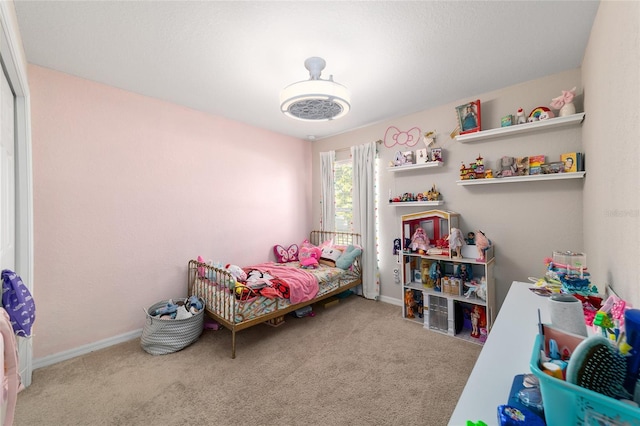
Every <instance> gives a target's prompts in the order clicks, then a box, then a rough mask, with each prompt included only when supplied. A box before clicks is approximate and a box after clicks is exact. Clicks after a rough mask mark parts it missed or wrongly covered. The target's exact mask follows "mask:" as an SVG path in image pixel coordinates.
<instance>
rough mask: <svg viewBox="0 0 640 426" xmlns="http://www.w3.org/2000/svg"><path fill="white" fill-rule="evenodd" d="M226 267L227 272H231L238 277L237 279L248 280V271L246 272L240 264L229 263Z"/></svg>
mask: <svg viewBox="0 0 640 426" xmlns="http://www.w3.org/2000/svg"><path fill="white" fill-rule="evenodd" d="M224 269H226V270H227V272H229V273H230V274H231V276H232V277H233V278H235V279H236V281H246V280H247V273H246V272H244V270H242V268H241V267H239V266H238V265H231V264H229V263H227V265H226V266H225V267H224Z"/></svg>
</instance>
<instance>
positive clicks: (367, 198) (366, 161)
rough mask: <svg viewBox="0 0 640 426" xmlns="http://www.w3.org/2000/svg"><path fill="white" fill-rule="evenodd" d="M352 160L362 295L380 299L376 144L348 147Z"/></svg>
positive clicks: (354, 218)
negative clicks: (360, 250)
mask: <svg viewBox="0 0 640 426" xmlns="http://www.w3.org/2000/svg"><path fill="white" fill-rule="evenodd" d="M351 158H352V159H353V197H352V199H353V227H354V230H355V232H357V233H359V234H361V235H362V245H363V253H362V295H363V296H364V297H365V298H367V299H377V298H378V297H379V296H380V280H379V275H378V253H377V248H376V239H377V236H376V200H375V196H376V194H375V167H376V165H375V162H376V143H375V142H372V143H369V144H364V145H359V146H353V147H351Z"/></svg>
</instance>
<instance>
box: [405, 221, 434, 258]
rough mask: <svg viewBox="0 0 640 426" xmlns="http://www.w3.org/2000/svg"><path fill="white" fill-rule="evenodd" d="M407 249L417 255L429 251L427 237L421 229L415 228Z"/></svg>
mask: <svg viewBox="0 0 640 426" xmlns="http://www.w3.org/2000/svg"><path fill="white" fill-rule="evenodd" d="M409 248H410V249H411V250H412V251H414V252H417V253H420V254H425V253H427V250H429V237H427V234H426V233H425V232H424V229H422V228H421V227H418V228H416V230H415V232H414V233H413V236H412V237H411V244H410V245H409Z"/></svg>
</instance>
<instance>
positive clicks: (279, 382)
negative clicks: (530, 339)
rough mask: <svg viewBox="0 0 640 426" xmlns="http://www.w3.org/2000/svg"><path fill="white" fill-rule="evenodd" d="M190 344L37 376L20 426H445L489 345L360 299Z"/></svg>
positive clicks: (113, 355) (22, 406)
mask: <svg viewBox="0 0 640 426" xmlns="http://www.w3.org/2000/svg"><path fill="white" fill-rule="evenodd" d="M314 311H315V312H316V316H315V317H306V318H294V317H290V316H287V317H286V322H285V323H284V324H283V325H282V326H280V327H277V328H272V327H269V326H267V325H264V324H260V325H258V326H256V327H253V328H251V329H248V330H243V331H241V332H239V333H238V334H237V357H236V359H234V360H232V359H231V357H230V353H231V350H230V344H231V333H230V332H229V331H227V330H220V331H211V330H205V331H204V333H203V334H202V336H201V337H200V339H199V340H198V341H197V342H196V343H194V344H193V345H191V346H189V347H187V348H186V349H184V350H182V351H180V352H176V353H173V354H169V355H160V356H152V355H149V354H147V353H146V352H144V351H143V350H142V349H141V347H140V342H139V340H134V341H130V342H126V343H122V344H119V345H115V346H112V347H110V348H107V349H103V350H100V351H96V352H92V353H90V354H87V355H84V356H81V357H78V358H75V359H71V360H68V361H64V362H61V363H59V364H56V365H52V366H49V367H46V368H41V369H38V370H36V371H35V372H34V374H33V381H32V385H31V386H30V387H29V388H28V389H26V390H25V391H23V392H21V393H20V394H19V396H18V403H17V407H16V417H15V422H14V424H15V425H29V426H32V425H181V424H203V425H221V426H226V425H229V426H231V425H446V424H447V422H448V420H449V418H450V416H451V413H452V412H453V410H454V408H455V405H456V401H457V400H458V397H459V396H460V393H461V392H462V389H463V387H464V385H465V383H466V380H467V377H468V375H469V373H470V372H471V370H472V368H473V365H474V363H475V361H476V358H477V357H478V354H479V353H480V350H481V346H479V345H475V344H473V343H470V342H465V341H463V340H460V339H456V338H453V337H449V336H445V335H442V334H440V333H436V332H430V331H427V330H425V329H423V328H422V326H421V325H418V324H415V323H412V322H409V321H407V320H404V319H402V317H401V308H400V307H398V306H393V305H390V304H386V303H382V302H374V301H370V300H365V299H363V298H360V297H357V296H351V297H349V298H347V299H344V300H341V301H340V303H339V304H338V305H334V306H331V307H328V308H324V307H314Z"/></svg>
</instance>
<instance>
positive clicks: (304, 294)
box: [245, 262, 319, 304]
mask: <svg viewBox="0 0 640 426" xmlns="http://www.w3.org/2000/svg"><path fill="white" fill-rule="evenodd" d="M249 268H252V269H257V270H258V271H260V272H266V273H268V274H269V275H272V276H274V277H277V278H280V279H281V280H283V281H285V282H286V283H287V284H289V292H290V297H289V301H290V302H291V303H292V304H296V303H301V302H306V301H307V300H311V299H313V298H314V297H316V294H318V288H319V287H318V281H317V280H316V278H315V277H314V276H313V274H310V273H309V272H307V271H304V270H302V269H299V268H293V267H291V266H282V265H276V264H274V263H273V262H266V263H260V264H259V265H253V266H250V267H249ZM245 269H246V268H245Z"/></svg>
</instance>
